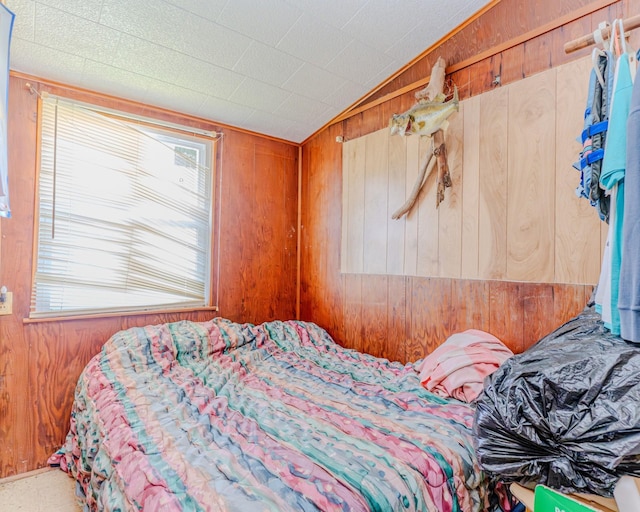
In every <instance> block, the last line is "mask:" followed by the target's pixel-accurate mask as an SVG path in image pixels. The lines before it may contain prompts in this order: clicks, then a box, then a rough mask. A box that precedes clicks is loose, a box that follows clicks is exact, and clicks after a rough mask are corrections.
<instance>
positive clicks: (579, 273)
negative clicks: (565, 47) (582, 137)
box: [555, 57, 600, 283]
mask: <svg viewBox="0 0 640 512" xmlns="http://www.w3.org/2000/svg"><path fill="white" fill-rule="evenodd" d="M590 71H591V58H590V57H587V58H584V59H580V60H577V61H574V62H571V63H569V64H565V65H564V66H562V67H559V68H558V69H557V74H558V78H557V101H556V103H557V107H556V152H555V155H556V163H555V167H556V180H555V188H556V192H555V193H556V200H555V201H556V211H555V231H556V236H555V281H556V282H558V283H595V282H597V281H598V276H599V273H600V258H593V257H592V256H593V254H599V253H600V219H599V217H598V214H597V212H596V210H595V208H593V207H592V206H591V205H590V204H589V201H588V200H587V199H585V198H579V197H577V196H576V194H575V189H576V187H577V186H578V184H579V182H580V173H579V172H578V171H577V170H576V169H574V168H573V163H574V162H575V161H577V160H578V158H579V153H580V149H581V148H582V145H581V144H580V143H579V142H577V141H576V137H577V136H578V135H579V134H580V133H581V132H582V129H583V113H584V109H585V106H586V96H587V84H588V82H589V75H590Z"/></svg>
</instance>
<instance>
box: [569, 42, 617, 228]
mask: <svg viewBox="0 0 640 512" xmlns="http://www.w3.org/2000/svg"><path fill="white" fill-rule="evenodd" d="M595 67H597V69H598V71H599V74H600V76H601V77H602V78H603V83H600V81H599V80H598V79H597V74H596V69H595ZM595 67H594V69H592V70H591V77H590V80H589V90H588V97H587V106H586V109H585V113H584V130H583V131H582V134H581V136H580V137H578V141H579V142H581V143H582V151H581V152H580V158H579V160H578V161H577V162H576V163H575V164H573V166H574V167H575V168H576V169H577V170H578V171H580V184H579V185H578V188H577V189H576V194H577V195H578V197H586V198H588V199H589V202H590V203H591V205H592V206H595V207H596V209H597V210H598V214H599V215H600V219H601V220H603V221H605V222H609V197H608V196H606V195H605V194H604V192H603V191H602V189H601V188H600V183H599V181H600V171H601V168H602V159H603V157H604V146H605V142H606V135H607V126H608V119H609V113H610V104H611V97H612V90H613V77H614V69H615V66H614V62H613V56H612V54H611V52H602V53H601V54H600V55H598V56H597V58H596V63H595Z"/></svg>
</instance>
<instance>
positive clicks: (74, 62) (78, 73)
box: [11, 37, 85, 85]
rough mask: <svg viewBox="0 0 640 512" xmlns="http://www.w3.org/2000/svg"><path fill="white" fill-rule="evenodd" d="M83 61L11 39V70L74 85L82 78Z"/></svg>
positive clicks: (73, 56) (17, 38)
mask: <svg viewBox="0 0 640 512" xmlns="http://www.w3.org/2000/svg"><path fill="white" fill-rule="evenodd" d="M84 62H85V59H84V58H83V57H78V56H77V55H71V54H69V53H65V52H61V51H58V50H55V49H53V48H47V47H46V46H42V45H39V44H36V43H33V42H31V41H27V40H25V39H21V38H19V37H12V38H11V69H15V70H16V71H20V72H22V73H27V74H29V75H35V76H38V77H42V78H48V79H49V80H54V81H56V82H61V83H65V84H70V85H75V84H77V83H78V82H79V81H80V78H81V77H82V71H83V67H84Z"/></svg>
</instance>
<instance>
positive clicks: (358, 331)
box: [342, 274, 366, 351]
mask: <svg viewBox="0 0 640 512" xmlns="http://www.w3.org/2000/svg"><path fill="white" fill-rule="evenodd" d="M364 278H365V279H366V276H364ZM362 280H363V276H362V274H344V340H342V341H343V344H344V346H346V347H348V348H353V349H355V350H359V351H362V349H363V340H362V309H363V300H362Z"/></svg>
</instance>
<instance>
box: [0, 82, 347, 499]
mask: <svg viewBox="0 0 640 512" xmlns="http://www.w3.org/2000/svg"><path fill="white" fill-rule="evenodd" d="M29 82H31V84H32V85H34V86H35V87H42V88H43V90H44V89H47V90H49V91H50V92H52V93H56V94H61V95H65V96H70V97H73V98H76V99H78V100H80V101H86V102H97V103H99V104H102V105H104V106H106V107H110V108H114V109H119V110H126V111H131V112H133V113H136V114H139V115H143V116H150V117H156V118H160V119H165V120H167V121H169V122H173V123H178V124H186V125H188V126H195V127H198V128H202V129H207V130H214V131H220V130H221V131H223V132H224V139H223V142H222V148H221V149H222V151H221V152H220V153H219V154H218V159H217V160H218V161H217V170H218V174H217V187H218V192H219V196H220V198H221V200H220V204H219V205H218V206H219V212H220V233H219V234H220V242H221V243H220V267H219V272H218V279H219V290H220V296H219V301H218V305H219V308H220V311H219V313H218V315H220V316H223V317H226V318H230V319H232V320H236V321H242V322H261V321H265V320H273V319H282V318H293V317H294V316H295V303H296V239H297V231H296V230H297V207H298V206H297V175H298V164H297V155H298V148H297V146H296V145H294V144H288V143H284V142H278V141H275V140H270V139H267V138H262V137H259V136H255V135H251V134H247V133H243V132H240V131H235V130H232V129H229V128H224V129H220V127H217V126H216V125H214V124H212V123H208V122H205V121H198V120H194V119H193V118H189V117H183V116H180V115H177V114H176V115H173V114H169V113H167V112H160V111H158V110H156V109H153V108H151V107H146V106H143V105H133V104H131V103H129V102H124V101H119V100H115V99H113V98H105V97H103V96H98V95H93V94H91V93H88V92H82V91H77V90H74V89H71V88H63V87H51V86H47V85H46V84H40V83H38V81H35V80H29ZM25 83H26V80H24V79H22V78H16V77H12V78H11V80H10V91H9V121H8V123H9V124H8V125H9V179H10V183H9V186H10V190H11V206H12V209H13V212H12V214H13V216H12V218H11V219H1V220H0V223H1V227H2V245H1V250H2V254H1V255H0V259H1V260H2V269H1V274H0V281H1V282H2V284H4V285H6V286H7V288H8V289H9V290H10V291H12V292H13V294H14V295H13V308H14V310H13V314H12V315H9V316H0V478H2V477H5V476H9V475H14V474H18V473H23V472H25V471H29V470H32V469H35V468H38V467H42V466H44V465H45V464H46V461H47V458H48V457H49V456H50V455H51V454H52V453H53V452H54V451H55V450H56V449H57V448H59V446H60V445H61V444H62V442H63V440H64V436H65V435H66V432H67V431H68V428H69V417H70V412H71V405H72V401H73V392H74V388H75V384H76V382H77V379H78V376H79V375H80V372H81V371H82V369H83V368H84V366H85V365H86V363H87V362H88V361H89V359H90V358H91V357H92V356H93V355H94V354H96V353H97V352H98V351H99V350H100V347H101V346H102V344H103V343H104V342H105V341H106V340H107V339H108V338H109V337H110V336H111V335H112V334H113V333H115V332H116V331H118V330H120V329H125V328H129V327H133V326H140V325H147V324H156V323H162V322H169V321H177V320H182V319H190V320H196V321H204V320H208V319H210V318H212V317H213V316H214V314H213V313H211V312H193V313H188V314H177V313H172V314H156V315H136V316H123V317H115V318H104V319H93V320H72V321H64V322H45V323H35V324H28V325H25V324H23V318H26V317H28V314H29V298H30V293H31V290H30V287H31V264H32V240H33V212H34V206H35V205H34V201H35V180H36V151H37V149H36V126H37V119H36V106H37V97H36V96H35V95H34V94H31V93H30V92H29V91H28V90H27V88H26V86H25ZM338 193H339V192H338ZM0 508H1V507H0Z"/></svg>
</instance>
